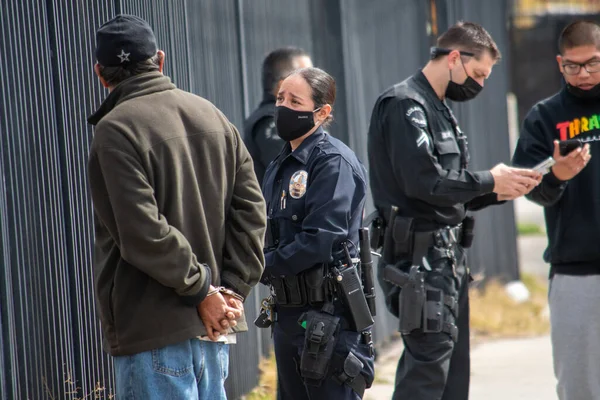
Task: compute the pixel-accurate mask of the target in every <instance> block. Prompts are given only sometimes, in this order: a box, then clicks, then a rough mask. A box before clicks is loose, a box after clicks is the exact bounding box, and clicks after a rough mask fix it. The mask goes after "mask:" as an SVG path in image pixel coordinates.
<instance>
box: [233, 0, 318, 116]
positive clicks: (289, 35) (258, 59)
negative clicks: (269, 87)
mask: <svg viewBox="0 0 600 400" xmlns="http://www.w3.org/2000/svg"><path fill="white" fill-rule="evenodd" d="M242 5H243V14H242V15H243V24H244V31H243V37H244V39H245V50H246V63H247V67H246V68H247V72H246V73H247V79H248V99H249V104H250V109H251V110H253V109H254V108H255V107H256V106H258V103H260V101H261V100H262V84H261V82H262V81H261V66H262V62H263V59H264V58H265V56H266V55H267V54H268V53H270V52H271V51H272V50H275V49H277V48H279V47H284V46H296V47H300V48H303V49H304V50H306V51H307V52H308V53H312V50H313V41H312V37H311V33H310V25H311V13H310V3H309V1H308V0H252V1H243V2H242ZM313 62H314V63H315V64H317V60H314V59H313ZM317 66H318V65H317Z"/></svg>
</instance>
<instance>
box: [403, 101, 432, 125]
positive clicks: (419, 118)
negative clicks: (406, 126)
mask: <svg viewBox="0 0 600 400" xmlns="http://www.w3.org/2000/svg"><path fill="white" fill-rule="evenodd" d="M406 118H407V119H408V121H409V122H410V123H411V124H413V125H414V126H416V127H417V128H421V129H423V128H427V118H426V117H425V111H424V110H423V109H422V108H421V107H420V106H413V107H411V108H409V109H408V110H407V111H406Z"/></svg>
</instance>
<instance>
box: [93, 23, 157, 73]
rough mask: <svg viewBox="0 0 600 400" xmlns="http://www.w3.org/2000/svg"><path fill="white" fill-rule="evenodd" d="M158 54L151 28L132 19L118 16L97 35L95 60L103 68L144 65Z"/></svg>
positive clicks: (103, 26) (105, 24)
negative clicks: (138, 63) (145, 61)
mask: <svg viewBox="0 0 600 400" xmlns="http://www.w3.org/2000/svg"><path fill="white" fill-rule="evenodd" d="M157 51H158V47H157V46H156V37H155V36H154V32H153V31H152V28H151V27H150V25H149V24H148V23H147V22H146V21H144V20H143V19H142V18H140V17H137V16H135V15H128V14H119V15H117V16H116V17H114V18H113V19H111V20H110V21H108V22H105V23H104V24H103V25H102V26H101V27H100V28H99V29H98V31H97V32H96V60H98V63H99V64H100V65H102V66H104V67H118V66H127V65H128V64H129V63H132V62H139V61H144V60H147V59H149V58H152V57H153V56H154V55H156V52H157Z"/></svg>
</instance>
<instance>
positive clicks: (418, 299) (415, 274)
mask: <svg viewBox="0 0 600 400" xmlns="http://www.w3.org/2000/svg"><path fill="white" fill-rule="evenodd" d="M424 305H425V277H424V273H423V272H421V271H419V267H418V266H416V265H415V266H412V267H411V269H410V273H409V274H408V280H407V281H406V283H405V284H404V286H402V290H401V291H400V296H399V299H398V310H399V316H398V318H399V322H400V326H399V328H398V330H399V331H400V333H405V334H408V333H411V332H412V331H413V330H415V329H419V328H420V327H421V325H422V321H423V314H422V313H423V306H424Z"/></svg>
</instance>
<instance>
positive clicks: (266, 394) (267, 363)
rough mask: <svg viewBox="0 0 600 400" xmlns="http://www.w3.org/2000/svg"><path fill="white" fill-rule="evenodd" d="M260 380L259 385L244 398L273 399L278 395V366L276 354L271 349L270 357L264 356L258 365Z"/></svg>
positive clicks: (246, 399)
mask: <svg viewBox="0 0 600 400" xmlns="http://www.w3.org/2000/svg"><path fill="white" fill-rule="evenodd" d="M258 368H259V369H260V380H259V382H258V386H257V387H255V388H254V389H253V390H252V391H251V392H250V393H248V394H247V395H246V396H243V397H242V400H271V399H275V398H276V397H277V367H276V364H275V354H274V353H273V352H272V351H271V355H270V356H269V358H263V359H262V360H261V361H260V364H259V365H258Z"/></svg>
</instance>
